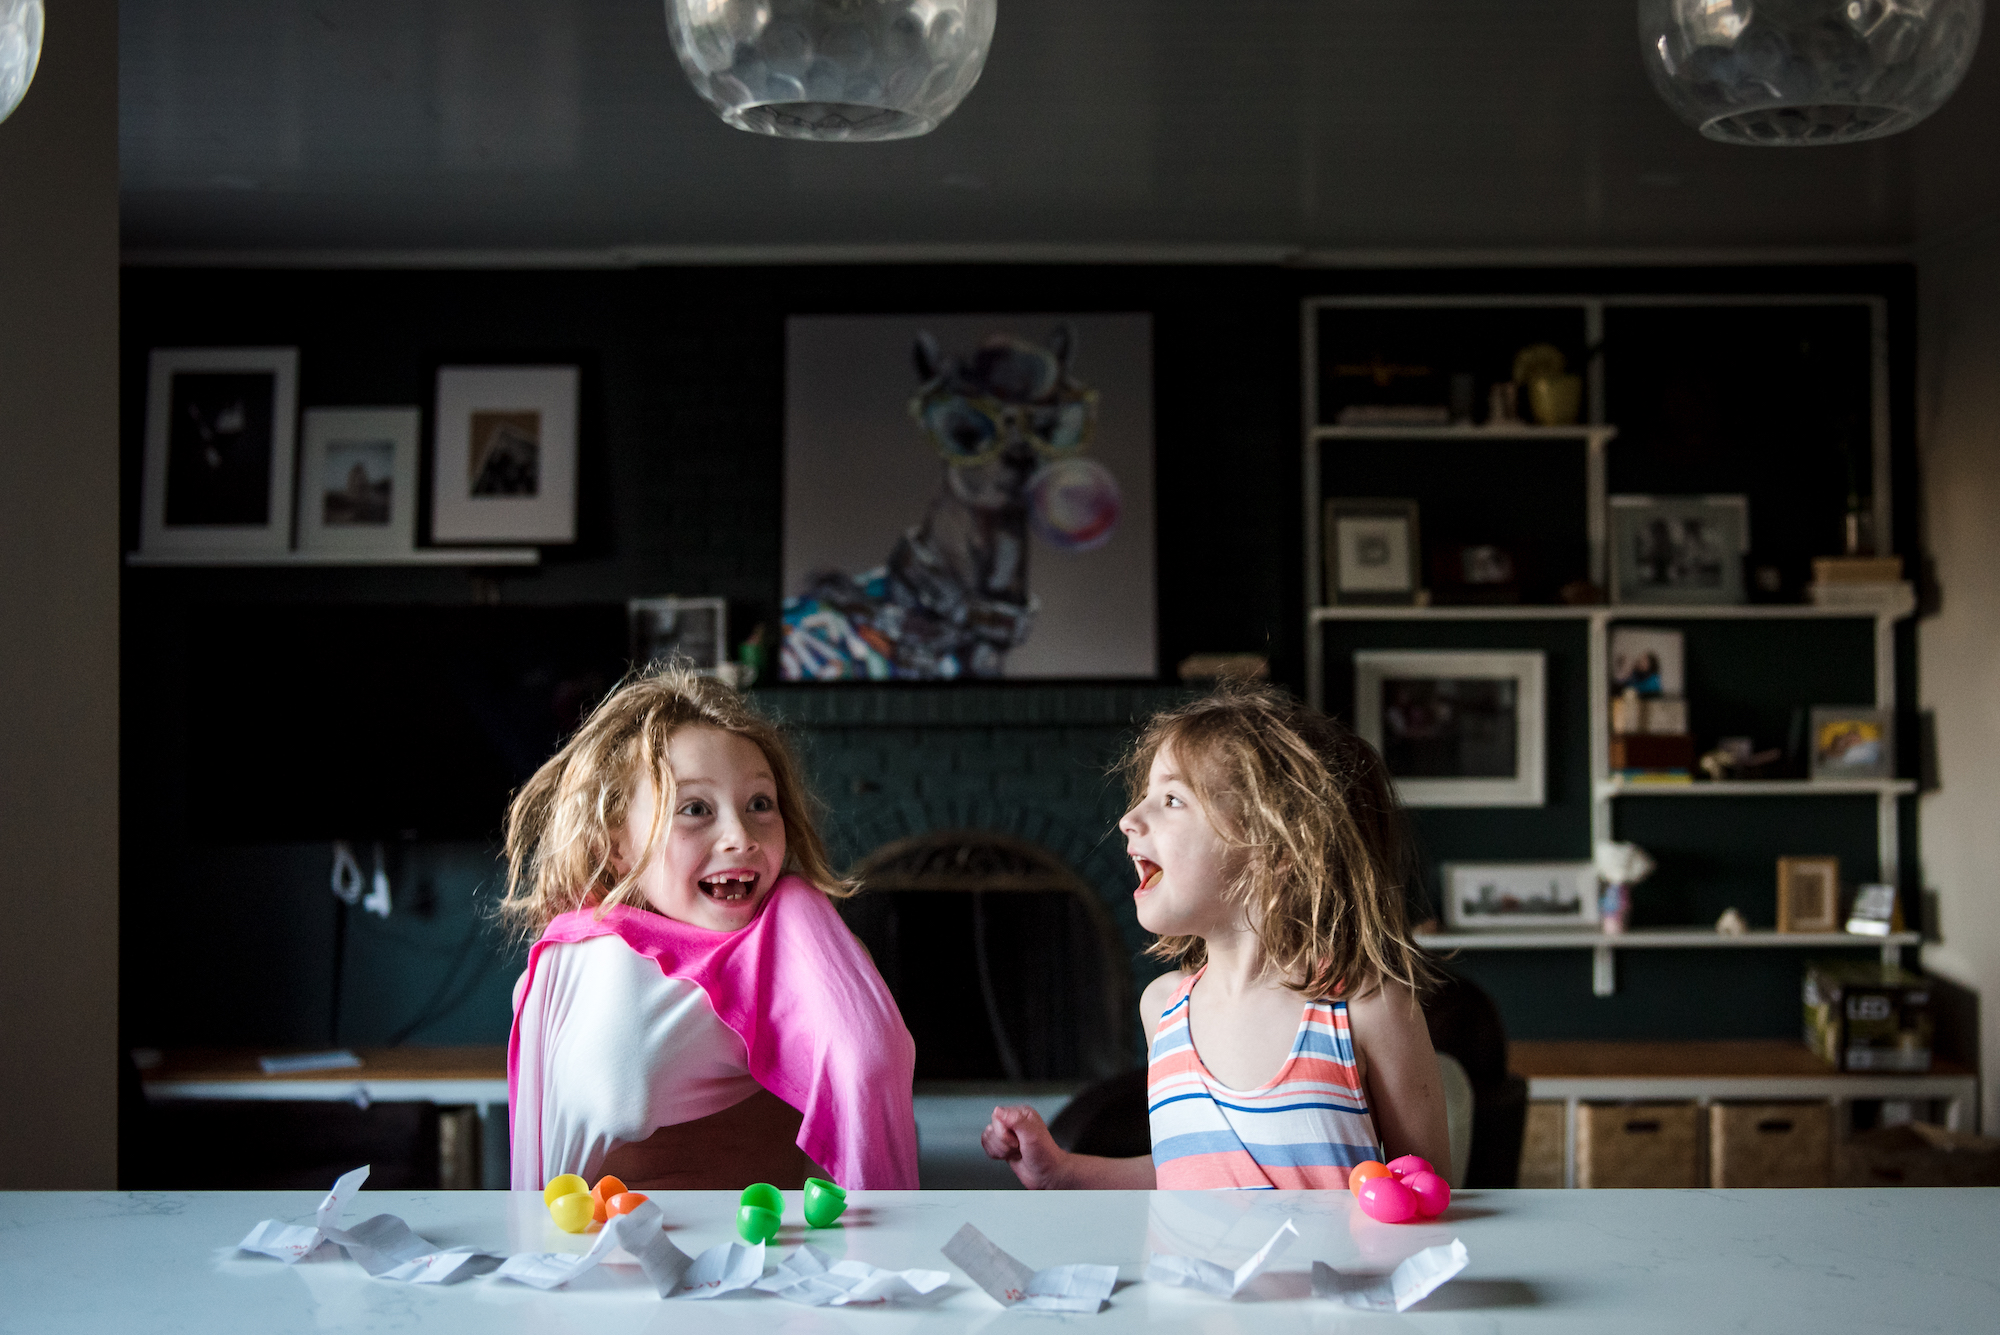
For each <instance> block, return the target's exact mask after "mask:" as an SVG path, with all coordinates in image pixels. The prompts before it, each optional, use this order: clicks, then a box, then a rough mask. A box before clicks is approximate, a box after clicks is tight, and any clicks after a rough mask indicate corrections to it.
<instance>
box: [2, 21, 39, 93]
mask: <svg viewBox="0 0 2000 1335" xmlns="http://www.w3.org/2000/svg"><path fill="white" fill-rule="evenodd" d="M41 60H42V0H0V121H4V120H6V119H7V118H8V117H9V116H11V115H13V114H14V108H15V107H18V106H20V105H21V99H22V98H23V97H25V96H27V92H28V85H29V84H31V83H33V82H34V81H35V66H37V65H39V64H40V63H41Z"/></svg>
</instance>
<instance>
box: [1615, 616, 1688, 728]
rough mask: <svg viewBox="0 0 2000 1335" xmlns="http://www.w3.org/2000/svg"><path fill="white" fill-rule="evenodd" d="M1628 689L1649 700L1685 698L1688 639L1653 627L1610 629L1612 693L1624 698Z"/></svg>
mask: <svg viewBox="0 0 2000 1335" xmlns="http://www.w3.org/2000/svg"><path fill="white" fill-rule="evenodd" d="M1628 690H1629V691H1637V692H1638V693H1639V694H1640V695H1642V696H1649V697H1650V696H1658V695H1664V696H1668V697H1670V698H1672V697H1679V696H1682V695H1685V694H1686V693H1687V637H1686V636H1685V635H1683V634H1682V633H1681V632H1680V631H1677V630H1663V629H1660V628H1658V627H1655V626H1613V627H1612V628H1611V693H1612V694H1613V695H1623V694H1624V693H1625V692H1626V691H1628ZM1675 731H1677V732H1678V731H1681V730H1680V729H1675Z"/></svg>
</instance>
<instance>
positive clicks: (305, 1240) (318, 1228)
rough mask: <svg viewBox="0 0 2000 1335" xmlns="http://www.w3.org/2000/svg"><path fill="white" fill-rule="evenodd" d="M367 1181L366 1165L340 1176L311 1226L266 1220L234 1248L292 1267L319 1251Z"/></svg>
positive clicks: (320, 1204) (315, 1213)
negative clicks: (349, 1202)
mask: <svg viewBox="0 0 2000 1335" xmlns="http://www.w3.org/2000/svg"><path fill="white" fill-rule="evenodd" d="M367 1180H368V1166H367V1165H366V1164H363V1165H362V1166H361V1167H359V1168H357V1169H355V1170H354V1171H353V1172H351V1173H343V1174H341V1176H340V1180H339V1181H338V1182H335V1183H334V1184H333V1190H332V1191H329V1192H327V1193H326V1197H325V1199H323V1200H321V1201H320V1203H319V1208H318V1209H317V1210H315V1211H314V1212H313V1220H314V1222H313V1225H312V1226H311V1227H308V1226H306V1225H305V1224H287V1223H283V1222H281V1221H279V1220H276V1219H266V1220H265V1221H264V1222H263V1223H261V1224H259V1225H257V1227H255V1228H253V1229H251V1230H250V1233H249V1235H248V1236H247V1237H245V1238H244V1239H243V1241H241V1242H239V1243H237V1244H236V1246H237V1248H238V1249H239V1250H241V1251H246V1252H256V1253H258V1254H259V1255H261V1256H275V1257H277V1258H278V1259H279V1260H280V1261H283V1262H284V1263H285V1264H286V1265H296V1264H297V1263H298V1262H300V1261H303V1260H304V1259H305V1258H306V1257H308V1256H311V1255H312V1254H313V1253H314V1252H316V1251H318V1250H319V1246H320V1244H321V1243H323V1242H325V1241H326V1240H327V1233H328V1232H329V1231H330V1230H333V1229H336V1228H337V1227H338V1226H339V1224H340V1216H341V1214H342V1212H344V1211H345V1210H346V1209H347V1202H348V1201H349V1200H350V1199H351V1198H352V1197H353V1195H354V1193H355V1192H357V1191H359V1190H361V1184H362V1183H363V1182H366V1181H367Z"/></svg>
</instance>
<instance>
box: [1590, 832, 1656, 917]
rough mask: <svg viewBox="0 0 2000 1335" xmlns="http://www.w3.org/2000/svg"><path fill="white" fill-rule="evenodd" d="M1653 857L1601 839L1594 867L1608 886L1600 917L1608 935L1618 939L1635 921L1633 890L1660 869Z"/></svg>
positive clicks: (1632, 846)
mask: <svg viewBox="0 0 2000 1335" xmlns="http://www.w3.org/2000/svg"><path fill="white" fill-rule="evenodd" d="M1658 865H1659V864H1658V863H1656V862H1654V861H1653V856H1652V854H1650V853H1648V852H1647V851H1646V850H1645V849H1643V848H1641V847H1639V845H1637V844H1628V843H1617V842H1614V841H1612V840H1609V839H1601V840H1599V841H1598V843H1597V847H1596V848H1595V849H1593V850H1592V851H1591V866H1592V868H1593V870H1594V871H1595V873H1596V875H1597V876H1598V877H1599V878H1600V879H1602V880H1603V882H1604V892H1603V895H1602V897H1601V898H1600V899H1599V900H1598V917H1599V920H1600V924H1601V926H1602V927H1603V929H1604V931H1605V932H1606V934H1608V935H1611V936H1617V935H1620V934H1621V933H1623V932H1624V930H1625V929H1626V927H1627V926H1629V925H1630V924H1631V921H1632V890H1633V887H1634V886H1637V885H1638V884H1639V883H1640V882H1641V881H1643V880H1645V879H1646V878H1647V877H1648V876H1651V875H1652V874H1653V871H1654V869H1655V868H1656V867H1658Z"/></svg>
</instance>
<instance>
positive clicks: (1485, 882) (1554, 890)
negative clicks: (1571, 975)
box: [1440, 862, 1601, 932]
mask: <svg viewBox="0 0 2000 1335" xmlns="http://www.w3.org/2000/svg"><path fill="white" fill-rule="evenodd" d="M1440 889H1441V891H1442V892H1443V895H1444V922H1445V928H1446V930H1448V931H1453V932H1509V931H1516V932H1517V931H1530V930H1533V931H1547V930H1549V929H1551V928H1555V929H1567V928H1575V929H1577V930H1580V931H1597V930H1599V927H1600V917H1601V915H1600V908H1601V901H1600V899H1599V884H1598V877H1597V868H1596V867H1595V866H1594V865H1593V864H1591V863H1589V862H1447V863H1446V864H1444V866H1443V867H1442V868H1441V869H1440Z"/></svg>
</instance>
